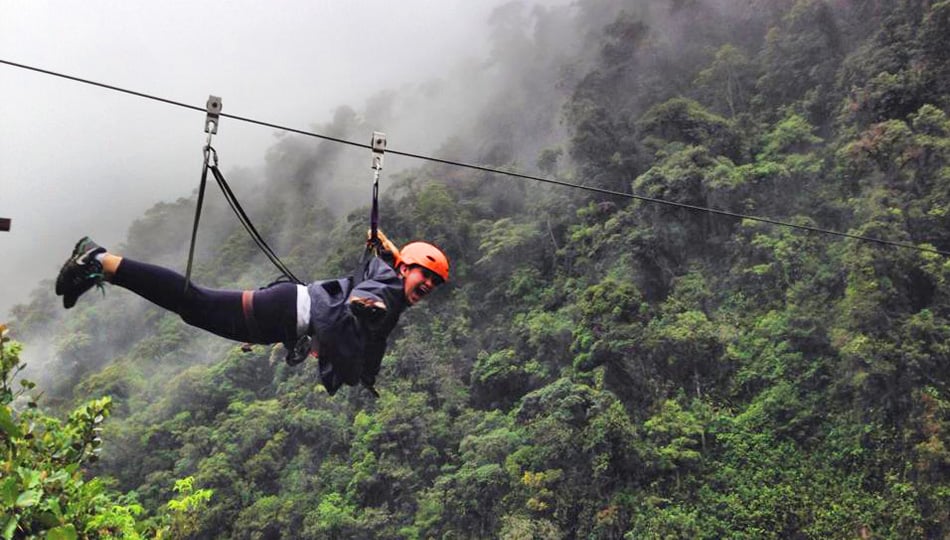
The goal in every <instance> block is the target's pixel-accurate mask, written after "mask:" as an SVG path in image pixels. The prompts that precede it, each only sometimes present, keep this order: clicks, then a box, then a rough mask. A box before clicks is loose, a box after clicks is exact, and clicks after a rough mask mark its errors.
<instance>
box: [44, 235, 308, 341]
mask: <svg viewBox="0 0 950 540" xmlns="http://www.w3.org/2000/svg"><path fill="white" fill-rule="evenodd" d="M103 281H108V282H111V283H112V284H113V285H118V286H120V287H122V288H125V289H128V290H130V291H132V292H134V293H136V294H138V295H139V296H141V297H143V298H145V299H146V300H148V301H150V302H152V303H154V304H156V305H158V306H160V307H162V308H164V309H167V310H169V311H172V312H175V313H177V314H178V315H180V316H181V318H182V319H183V320H184V321H185V322H187V323H188V324H190V325H192V326H196V327H198V328H202V329H204V330H207V331H209V332H212V333H214V334H217V335H219V336H222V337H225V338H228V339H233V340H235V341H242V342H250V343H286V342H293V341H295V340H296V338H297V334H298V328H299V327H304V328H305V327H306V324H300V322H299V321H298V320H297V313H298V310H297V294H299V291H298V287H297V286H296V285H294V284H292V283H279V284H277V285H275V286H272V287H268V288H266V289H258V290H255V291H238V290H215V289H208V288H205V287H199V286H196V285H193V284H190V283H189V284H188V285H187V287H186V280H185V277H184V276H182V275H181V274H179V273H177V272H175V271H172V270H169V269H167V268H163V267H161V266H156V265H153V264H148V263H143V262H139V261H135V260H132V259H128V258H123V257H120V256H118V255H115V254H112V253H108V252H107V251H106V250H105V249H104V248H102V247H101V246H99V245H97V244H96V243H95V242H93V241H92V240H91V239H89V238H83V239H82V240H80V241H79V242H78V243H77V244H76V248H75V249H74V250H73V254H72V256H71V257H70V259H69V260H68V261H66V264H64V265H63V268H62V270H60V273H59V277H58V278H57V280H56V294H58V295H62V296H63V305H64V306H65V307H66V308H67V309H68V308H71V307H72V306H73V305H75V303H76V299H77V298H78V297H79V296H80V295H82V294H83V293H85V292H86V291H88V290H89V289H91V288H92V287H93V286H100V287H101V286H102V285H101V284H102V282H103ZM305 292H306V291H305V290H304V291H303V293H305Z"/></svg>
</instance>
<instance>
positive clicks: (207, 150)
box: [185, 96, 304, 292]
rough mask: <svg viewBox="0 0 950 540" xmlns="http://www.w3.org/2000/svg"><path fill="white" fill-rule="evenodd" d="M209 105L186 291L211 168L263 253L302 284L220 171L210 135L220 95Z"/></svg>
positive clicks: (215, 126)
mask: <svg viewBox="0 0 950 540" xmlns="http://www.w3.org/2000/svg"><path fill="white" fill-rule="evenodd" d="M206 109H207V115H206V116H205V133H207V134H208V138H207V140H206V141H205V146H204V164H203V165H202V167H201V183H200V184H199V185H198V201H197V203H196V204H195V220H194V224H193V225H192V229H191V246H190V247H189V248H188V265H187V267H186V269H185V292H187V291H188V290H189V286H190V285H191V266H192V263H193V262H194V256H195V244H196V240H197V238H198V223H199V221H200V220H201V206H202V204H203V202H204V193H205V185H206V184H207V181H208V171H211V174H212V175H213V176H214V179H215V181H216V182H217V183H218V187H219V188H220V189H221V193H222V194H223V195H224V199H225V200H226V201H227V202H228V206H230V207H231V210H233V211H234V214H235V215H236V216H237V218H238V221H240V222H241V225H243V226H244V229H245V230H246V231H247V232H248V234H249V235H250V236H251V238H252V239H253V240H254V243H256V244H257V247H259V248H260V249H261V251H263V252H264V255H266V256H267V258H268V259H270V261H271V262H272V263H273V264H274V266H276V267H277V269H278V270H280V272H281V273H282V274H283V275H284V276H286V277H287V279H289V280H290V281H292V282H293V283H296V284H298V285H303V284H304V283H303V281H301V280H300V279H298V278H297V276H295V275H294V273H293V272H291V271H290V269H289V268H288V267H287V265H285V264H284V262H283V261H281V260H280V257H278V256H277V254H276V253H274V250H272V249H271V247H270V246H269V245H268V244H267V242H266V241H265V240H264V237H263V236H261V233H259V232H258V231H257V228H255V227H254V224H253V223H252V222H251V219H250V218H249V217H248V216H247V213H246V212H245V211H244V208H243V207H241V203H240V202H238V200H237V197H236V196H235V195H234V192H233V191H232V190H231V186H229V185H228V182H227V180H226V179H225V178H224V174H222V173H221V169H220V168H219V167H218V153H217V151H216V150H215V149H214V147H212V146H211V136H212V135H215V134H217V133H218V121H219V118H220V114H221V98H219V97H217V96H209V97H208V103H207V105H206Z"/></svg>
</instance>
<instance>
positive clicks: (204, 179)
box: [185, 146, 218, 293]
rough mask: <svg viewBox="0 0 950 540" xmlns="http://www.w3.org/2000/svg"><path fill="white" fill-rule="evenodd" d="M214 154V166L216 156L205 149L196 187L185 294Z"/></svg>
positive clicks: (212, 151) (207, 147)
mask: <svg viewBox="0 0 950 540" xmlns="http://www.w3.org/2000/svg"><path fill="white" fill-rule="evenodd" d="M212 153H214V161H215V164H217V162H218V154H217V152H215V151H214V148H211V147H210V146H206V147H205V162H204V165H203V166H202V167H201V183H200V184H199V185H198V202H197V204H195V222H194V224H193V225H192V227H191V246H189V248H188V265H187V267H186V268H185V292H186V293H187V292H188V286H189V285H191V263H192V262H193V261H194V260H195V242H196V241H197V239H198V222H199V221H200V220H201V205H202V203H203V202H204V199H205V185H206V184H207V183H208V166H209V165H208V161H209V157H210V155H211V154H212Z"/></svg>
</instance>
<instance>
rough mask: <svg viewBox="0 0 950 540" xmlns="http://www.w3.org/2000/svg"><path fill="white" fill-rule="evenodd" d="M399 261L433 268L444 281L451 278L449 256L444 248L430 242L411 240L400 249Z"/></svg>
mask: <svg viewBox="0 0 950 540" xmlns="http://www.w3.org/2000/svg"><path fill="white" fill-rule="evenodd" d="M396 262H397V263H401V264H405V265H413V264H418V265H419V266H421V267H423V268H428V269H429V270H432V271H433V272H435V273H436V274H438V275H439V277H441V278H442V280H443V281H448V280H449V258H448V257H446V256H445V253H442V250H441V249H439V248H437V247H435V246H433V245H432V244H430V243H428V242H410V243H408V244H406V245H404V246H403V247H402V249H401V250H399V257H398V259H397V261H396Z"/></svg>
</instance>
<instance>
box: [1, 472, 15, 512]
mask: <svg viewBox="0 0 950 540" xmlns="http://www.w3.org/2000/svg"><path fill="white" fill-rule="evenodd" d="M16 496H17V488H16V478H13V477H10V478H7V479H6V480H4V481H3V483H2V484H0V503H3V506H13V503H15V502H16Z"/></svg>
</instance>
